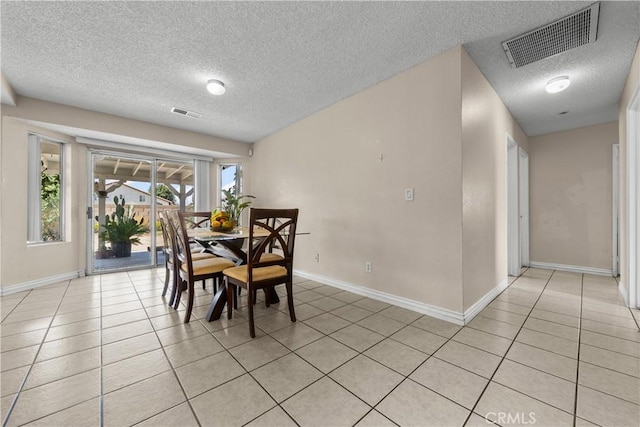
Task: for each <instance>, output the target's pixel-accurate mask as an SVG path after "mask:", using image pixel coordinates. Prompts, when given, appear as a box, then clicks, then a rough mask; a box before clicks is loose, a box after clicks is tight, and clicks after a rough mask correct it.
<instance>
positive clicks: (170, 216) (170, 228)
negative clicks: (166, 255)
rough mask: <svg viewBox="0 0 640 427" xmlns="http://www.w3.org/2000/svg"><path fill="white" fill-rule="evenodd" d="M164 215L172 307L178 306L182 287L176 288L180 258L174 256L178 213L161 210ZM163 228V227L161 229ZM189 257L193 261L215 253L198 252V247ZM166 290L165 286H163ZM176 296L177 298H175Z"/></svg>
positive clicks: (211, 256)
mask: <svg viewBox="0 0 640 427" xmlns="http://www.w3.org/2000/svg"><path fill="white" fill-rule="evenodd" d="M162 214H163V215H161V217H162V216H164V222H165V224H166V226H167V227H166V231H167V238H168V242H169V243H168V246H169V248H170V252H171V258H172V268H173V281H172V282H171V283H172V285H173V286H172V288H171V297H170V298H169V302H168V304H169V305H170V306H174V308H178V305H179V304H180V294H181V293H182V289H178V288H179V287H180V286H179V283H181V282H180V280H178V277H179V276H180V275H179V273H178V272H179V271H180V265H181V264H180V259H178V257H177V256H176V254H177V253H178V252H177V251H178V249H177V239H176V229H175V224H176V223H177V222H178V217H177V215H178V213H177V212H176V211H164V212H162ZM163 230H164V229H163ZM191 258H192V260H193V261H199V260H202V259H208V258H215V255H213V254H210V253H208V252H200V249H193V248H192V249H191ZM204 287H205V282H204V280H203V282H202V288H203V289H204ZM165 290H166V287H165ZM216 290H217V287H216V283H215V282H214V289H213V291H214V292H215V291H216ZM162 295H163V296H164V295H165V293H164V292H163V293H162ZM176 296H177V298H176Z"/></svg>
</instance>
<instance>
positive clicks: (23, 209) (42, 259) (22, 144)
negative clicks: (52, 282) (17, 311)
mask: <svg viewBox="0 0 640 427" xmlns="http://www.w3.org/2000/svg"><path fill="white" fill-rule="evenodd" d="M3 112H4V109H3ZM29 131H35V132H38V133H40V134H42V135H45V136H49V137H51V138H55V139H58V140H62V141H69V142H71V139H70V138H69V137H67V136H65V135H61V134H57V133H55V132H51V131H48V130H46V129H40V128H37V127H35V126H29V125H28V124H27V123H25V122H23V121H19V120H16V119H13V118H10V117H2V132H3V133H2V170H1V177H2V198H3V200H4V203H3V204H2V212H1V213H0V227H1V228H2V240H1V241H0V246H2V259H1V260H0V265H1V268H0V273H1V274H2V277H1V283H2V287H3V288H5V287H10V286H11V285H14V284H18V283H24V282H30V281H33V280H37V279H41V278H43V277H48V276H55V275H60V274H66V273H72V272H74V271H78V270H84V262H85V253H84V246H82V247H81V246H80V245H78V244H77V242H79V241H83V239H84V236H85V233H86V231H85V230H84V228H83V226H84V224H85V221H83V220H82V215H83V213H84V206H85V204H84V202H82V205H81V206H83V207H82V208H81V209H79V208H78V203H80V202H79V200H85V199H86V195H85V193H86V185H87V184H86V181H87V180H86V179H82V178H81V177H82V176H83V175H84V174H86V165H85V164H86V161H81V160H80V159H83V160H84V159H85V157H84V156H85V153H84V147H81V146H79V144H73V143H70V144H67V145H66V149H65V150H66V151H65V157H66V158H65V163H64V167H65V168H66V170H67V173H68V175H66V176H65V178H66V179H65V182H64V191H65V194H66V195H67V196H69V197H67V198H66V200H65V205H64V207H65V210H66V212H67V215H66V218H65V236H66V237H65V239H66V241H65V242H61V243H47V244H36V245H27V193H28V192H27V158H28V154H27V147H28V145H27V138H28V132H29ZM80 194H82V196H83V197H82V199H79V197H78V195H80ZM8 201H10V202H8Z"/></svg>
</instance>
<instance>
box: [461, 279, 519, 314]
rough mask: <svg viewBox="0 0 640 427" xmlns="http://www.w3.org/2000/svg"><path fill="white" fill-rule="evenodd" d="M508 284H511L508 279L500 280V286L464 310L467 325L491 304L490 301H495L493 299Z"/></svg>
mask: <svg viewBox="0 0 640 427" xmlns="http://www.w3.org/2000/svg"><path fill="white" fill-rule="evenodd" d="M508 286H509V280H508V279H504V280H503V281H502V282H500V283H499V284H498V286H496V287H495V288H493V289H491V290H490V291H489V292H487V293H486V294H485V296H483V297H482V298H480V299H479V300H478V301H476V302H475V303H474V304H473V305H472V306H471V307H469V308H468V309H466V310H465V311H464V315H463V317H464V324H465V325H466V324H468V323H469V322H471V321H472V320H473V318H474V317H476V314H478V313H480V312H481V311H482V310H483V309H484V308H485V307H486V306H488V305H489V303H490V302H491V301H493V299H494V298H495V297H497V296H498V295H500V292H502V291H504V290H505V289H507V287H508Z"/></svg>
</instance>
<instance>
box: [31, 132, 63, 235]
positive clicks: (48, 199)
mask: <svg viewBox="0 0 640 427" xmlns="http://www.w3.org/2000/svg"><path fill="white" fill-rule="evenodd" d="M63 159H64V149H63V144H62V143H60V142H56V141H51V140H47V139H43V138H41V137H40V136H37V135H29V166H28V173H29V177H28V208H29V209H28V227H27V241H28V242H29V243H41V242H61V241H64V232H63V230H64V224H63V222H64V221H63V218H64V215H63V200H64V194H63V188H64V184H63V179H64V170H63V164H64V161H63Z"/></svg>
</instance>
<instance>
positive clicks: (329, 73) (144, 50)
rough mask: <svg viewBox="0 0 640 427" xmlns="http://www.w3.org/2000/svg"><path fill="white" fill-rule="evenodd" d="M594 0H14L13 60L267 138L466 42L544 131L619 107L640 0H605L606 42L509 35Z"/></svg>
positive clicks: (29, 91) (43, 89) (52, 76)
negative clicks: (562, 47) (520, 41)
mask: <svg viewBox="0 0 640 427" xmlns="http://www.w3.org/2000/svg"><path fill="white" fill-rule="evenodd" d="M591 3H592V2H573V1H571V2H569V1H566V2H563V1H554V2H539V1H535V2H534V1H525V2H182V1H177V2H134V1H130V2H61V1H55V2H8V1H2V2H1V4H0V7H1V9H0V13H1V25H2V30H1V31H2V32H1V40H0V41H1V58H0V59H1V62H0V64H1V68H2V72H3V74H4V76H5V77H6V79H7V80H8V82H9V83H10V84H11V85H12V87H13V88H14V89H15V91H16V92H17V93H18V94H19V95H21V96H28V97H32V98H38V99H43V100H47V101H52V102H57V103H61V104H66V105H72V106H76V107H81V108H87V109H91V110H95V111H101V112H105V113H110V114H115V115H119V116H124V117H129V118H133V119H138V120H143V121H147V122H152V123H158V124H162V125H166V126H171V127H175V128H181V129H187V130H191V131H195V132H200V133H204V134H210V135H217V136H221V137H226V138H231V139H235V140H239V141H244V142H254V141H256V140H258V139H260V138H262V137H264V136H266V135H268V134H270V133H272V132H275V131H277V130H278V129H281V128H283V127H285V126H287V125H289V124H291V123H293V122H296V121H298V120H300V119H302V118H304V117H306V116H308V115H310V114H312V113H314V112H316V111H318V110H320V109H322V108H324V107H327V106H329V105H331V104H333V103H335V102H337V101H339V100H341V99H344V98H345V97H348V96H350V95H352V94H354V93H357V92H358V91H360V90H362V89H365V88H367V87H369V86H371V85H373V84H375V83H377V82H379V81H382V80H385V79H387V78H389V77H392V76H394V75H396V74H398V73H400V72H402V71H404V70H406V69H408V68H410V67H412V66H413V65H416V64H418V63H420V62H422V61H424V60H427V59H429V58H431V57H433V56H436V55H438V54H440V53H442V52H444V51H446V50H448V49H450V48H452V47H453V46H455V45H457V44H463V45H464V46H465V48H466V49H467V51H468V52H469V54H470V55H471V57H472V58H473V59H474V61H475V62H476V63H477V64H478V66H479V68H480V69H481V71H482V72H483V73H484V75H485V76H486V77H487V79H488V80H489V82H490V83H491V84H492V85H493V87H494V88H495V90H496V91H497V92H498V94H499V95H500V97H501V98H502V99H503V101H504V102H505V104H506V105H507V107H508V108H509V110H510V111H511V112H512V114H513V115H514V117H515V118H516V119H517V120H518V122H519V123H520V125H521V126H522V128H523V129H524V131H525V132H526V133H527V134H528V135H536V134H542V133H547V132H551V131H557V130H563V129H570V128H574V127H578V126H584V125H588V124H595V123H601V122H606V121H611V120H616V118H617V102H618V100H619V98H620V95H621V93H622V89H623V85H624V82H625V79H626V77H627V75H628V72H629V67H630V64H631V60H632V57H633V53H634V51H635V47H636V44H637V42H638V38H639V37H640V2H638V1H628V2H601V9H600V27H599V31H598V40H597V41H596V43H594V44H592V45H587V46H582V47H579V48H576V49H574V50H572V51H569V52H566V53H563V54H560V55H557V56H555V57H552V58H548V59H545V60H542V61H540V62H537V63H534V64H530V65H527V66H524V67H522V68H519V69H512V68H511V67H510V66H509V63H508V62H507V59H506V56H505V54H504V52H503V51H502V47H501V42H502V41H504V40H506V39H509V38H511V37H513V36H515V35H518V34H521V33H523V32H526V31H528V30H530V29H534V28H536V27H539V26H541V25H544V24H547V23H549V22H551V21H553V20H556V19H558V18H561V17H563V16H565V15H567V14H570V13H573V12H575V11H577V10H580V9H582V8H584V7H586V6H588V5H589V4H591ZM558 75H569V76H570V77H571V78H572V84H571V86H570V88H569V89H568V90H567V91H565V92H563V93H561V94H557V95H553V96H552V95H549V94H547V93H546V92H544V90H543V88H544V84H545V83H546V81H548V80H549V79H550V78H552V77H556V76H558ZM212 78H215V79H220V80H222V81H224V82H225V84H226V85H227V93H226V94H225V95H223V96H221V97H214V96H212V95H210V94H208V93H207V91H206V90H205V84H206V82H207V80H209V79H212ZM3 96H4V94H3ZM171 107H178V108H183V109H188V110H192V111H195V112H198V113H202V114H203V116H202V118H201V119H193V118H188V117H183V116H178V115H176V114H172V113H170V111H169V110H170V109H171ZM562 111H569V113H568V114H565V115H562V116H560V115H558V113H559V112H562Z"/></svg>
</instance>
